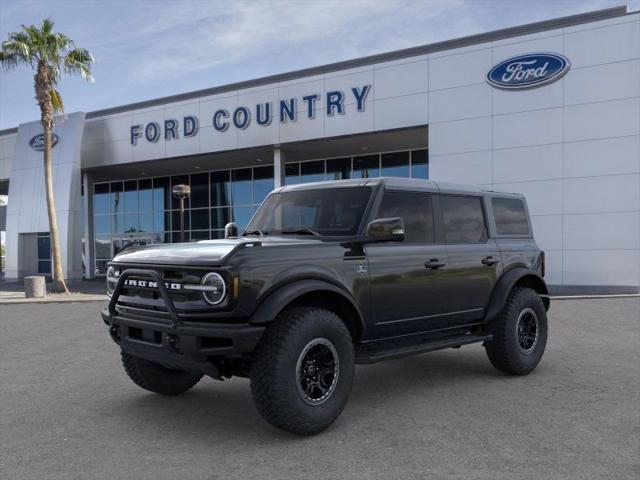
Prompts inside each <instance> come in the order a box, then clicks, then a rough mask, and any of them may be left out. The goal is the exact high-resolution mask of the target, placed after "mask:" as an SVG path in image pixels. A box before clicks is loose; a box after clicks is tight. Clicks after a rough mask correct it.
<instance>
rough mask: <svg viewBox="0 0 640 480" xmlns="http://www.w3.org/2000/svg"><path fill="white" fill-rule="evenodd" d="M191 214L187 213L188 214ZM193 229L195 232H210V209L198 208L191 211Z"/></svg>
mask: <svg viewBox="0 0 640 480" xmlns="http://www.w3.org/2000/svg"><path fill="white" fill-rule="evenodd" d="M188 213H189V212H187V214H188ZM191 228H193V229H194V230H209V209H208V208H197V209H194V210H191Z"/></svg>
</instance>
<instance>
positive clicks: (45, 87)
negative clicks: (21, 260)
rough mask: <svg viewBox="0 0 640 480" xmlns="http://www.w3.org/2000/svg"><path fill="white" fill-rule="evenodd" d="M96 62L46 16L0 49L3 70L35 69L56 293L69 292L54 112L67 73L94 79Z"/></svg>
mask: <svg viewBox="0 0 640 480" xmlns="http://www.w3.org/2000/svg"><path fill="white" fill-rule="evenodd" d="M94 62H95V60H94V59H93V56H92V55H91V54H90V53H89V51H87V50H85V49H84V48H78V47H76V45H75V43H74V42H73V40H71V39H70V38H69V37H67V36H66V35H63V34H62V33H57V32H54V31H53V21H51V19H49V18H46V19H44V20H43V21H42V24H41V25H40V27H37V26H35V25H30V26H26V25H22V30H20V31H19V32H13V33H10V34H9V37H8V39H7V40H6V41H4V42H2V49H1V50H0V63H1V64H2V67H3V69H4V70H12V69H14V68H17V67H18V66H21V65H27V66H30V67H31V68H32V69H33V70H34V71H35V75H34V77H33V78H34V85H33V86H34V88H35V92H36V97H35V98H36V100H37V102H38V105H39V107H40V123H41V124H42V128H43V129H44V178H45V188H46V192H47V211H48V215H49V231H50V233H51V257H52V260H53V291H57V292H66V293H69V290H68V289H67V285H66V283H65V280H64V273H63V271H62V261H61V256H60V240H59V237H58V222H57V218H56V207H55V199H54V197H53V178H52V173H51V133H52V132H53V126H54V122H55V117H54V115H55V114H56V113H63V112H64V107H63V104H62V98H61V97H60V92H59V91H58V89H57V87H58V82H59V81H60V79H61V78H62V75H63V74H64V73H67V74H79V75H81V76H82V77H83V78H85V79H86V80H91V79H92V77H91V64H93V63H94Z"/></svg>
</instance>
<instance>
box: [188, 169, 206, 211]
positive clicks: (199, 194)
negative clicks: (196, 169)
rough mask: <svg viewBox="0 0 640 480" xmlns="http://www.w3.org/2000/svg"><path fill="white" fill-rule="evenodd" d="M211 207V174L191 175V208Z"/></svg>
mask: <svg viewBox="0 0 640 480" xmlns="http://www.w3.org/2000/svg"><path fill="white" fill-rule="evenodd" d="M208 206H209V174H208V173H198V174H195V175H191V208H201V207H208Z"/></svg>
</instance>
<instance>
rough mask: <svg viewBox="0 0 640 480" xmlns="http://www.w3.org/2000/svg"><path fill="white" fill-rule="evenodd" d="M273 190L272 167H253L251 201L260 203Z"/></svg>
mask: <svg viewBox="0 0 640 480" xmlns="http://www.w3.org/2000/svg"><path fill="white" fill-rule="evenodd" d="M271 190H273V167H272V166H268V167H260V168H254V169H253V203H262V201H263V200H264V199H265V198H266V197H267V195H268V194H269V192H271Z"/></svg>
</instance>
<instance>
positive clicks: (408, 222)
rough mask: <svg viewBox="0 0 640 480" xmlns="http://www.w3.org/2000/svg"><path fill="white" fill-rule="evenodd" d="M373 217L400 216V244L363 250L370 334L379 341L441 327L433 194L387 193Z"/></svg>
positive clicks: (439, 248)
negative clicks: (367, 277) (371, 325)
mask: <svg viewBox="0 0 640 480" xmlns="http://www.w3.org/2000/svg"><path fill="white" fill-rule="evenodd" d="M376 217H377V218H391V217H400V218H402V219H403V221H404V224H405V239H404V241H402V242H381V243H373V244H369V245H367V246H366V248H365V252H366V255H367V258H368V260H369V275H370V294H371V312H372V318H373V323H374V329H373V330H374V336H375V337H376V338H383V337H389V336H398V335H406V334H411V333H418V332H423V331H428V330H433V329H437V328H441V326H442V325H446V321H447V315H446V314H447V313H448V312H447V310H446V309H447V303H449V302H447V301H446V298H447V295H446V284H445V282H444V281H443V273H442V271H443V267H444V266H445V265H446V263H447V252H446V248H445V245H444V244H437V243H436V235H435V220H434V214H433V195H432V194H430V193H427V192H407V191H394V190H387V191H385V192H384V197H383V199H382V203H381V204H380V208H379V210H378V213H377V215H376Z"/></svg>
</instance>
